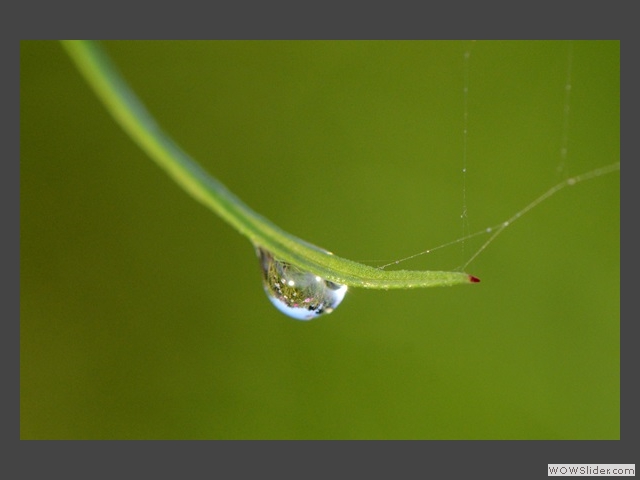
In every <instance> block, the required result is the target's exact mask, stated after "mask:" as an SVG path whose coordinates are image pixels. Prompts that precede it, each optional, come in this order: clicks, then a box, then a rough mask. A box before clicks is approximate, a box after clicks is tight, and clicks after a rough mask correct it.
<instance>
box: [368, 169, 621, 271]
mask: <svg viewBox="0 0 640 480" xmlns="http://www.w3.org/2000/svg"><path fill="white" fill-rule="evenodd" d="M618 170H620V162H616V163H612V164H610V165H607V166H604V167H600V168H596V169H594V170H591V171H589V172H586V173H583V174H580V175H576V176H575V177H571V178H567V179H565V180H563V181H562V182H560V183H558V184H557V185H555V186H554V187H551V188H550V189H549V190H547V191H546V192H544V193H543V194H542V195H540V196H539V197H538V198H536V199H535V200H534V201H533V202H531V203H529V204H528V205H527V206H526V207H524V208H523V209H521V210H519V211H518V212H517V213H515V214H514V215H513V216H511V217H510V218H509V219H507V220H505V221H504V222H501V223H499V224H497V225H494V226H492V227H487V228H485V229H484V230H480V231H477V232H475V233H472V234H470V235H465V236H464V237H461V238H458V239H457V240H453V241H451V242H448V243H444V244H442V245H439V246H437V247H434V248H430V249H428V250H424V251H422V252H418V253H415V254H413V255H410V256H408V257H404V258H401V259H399V260H395V261H393V262H391V263H387V264H385V265H381V266H379V267H377V268H379V269H381V270H382V269H384V268H386V267H389V266H391V265H398V264H400V263H402V262H406V261H407V260H411V259H413V258H416V257H420V256H422V255H425V254H428V253H431V252H434V251H436V250H439V249H441V248H445V247H449V246H451V245H455V244H457V243H461V242H464V241H466V240H469V239H471V238H474V237H478V236H480V235H488V234H490V233H492V235H491V236H490V237H489V239H488V240H487V241H486V242H485V243H484V244H483V245H482V246H481V247H480V248H479V249H478V250H477V251H476V252H475V253H474V254H473V255H472V256H471V257H470V258H469V259H468V260H467V261H466V263H464V265H462V267H460V268H461V269H462V270H464V269H466V267H468V266H469V264H471V262H473V261H474V260H475V259H476V258H477V257H478V256H479V255H480V254H481V253H482V252H483V251H484V250H485V249H486V248H487V247H488V246H489V245H490V244H491V243H492V242H493V241H494V240H495V239H496V237H498V235H500V234H501V233H502V232H503V231H504V230H505V229H506V228H507V227H509V226H511V225H512V224H513V223H514V222H515V221H516V220H518V219H519V218H521V217H522V216H524V215H525V214H526V213H528V212H529V211H531V210H532V209H534V208H535V207H537V206H538V205H540V204H541V203H542V202H544V201H545V200H548V199H549V198H550V197H552V196H553V195H555V194H556V193H558V192H559V191H561V190H563V189H565V188H566V187H571V186H573V185H576V184H577V183H581V182H585V181H587V180H592V179H594V178H597V177H601V176H603V175H607V174H609V173H613V172H615V171H618Z"/></svg>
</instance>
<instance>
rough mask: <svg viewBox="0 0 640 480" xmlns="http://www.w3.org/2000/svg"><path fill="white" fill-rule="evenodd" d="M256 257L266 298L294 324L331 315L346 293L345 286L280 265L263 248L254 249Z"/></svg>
mask: <svg viewBox="0 0 640 480" xmlns="http://www.w3.org/2000/svg"><path fill="white" fill-rule="evenodd" d="M256 253H257V254H258V258H259V259H260V267H261V269H262V284H263V286H264V291H265V293H266V294H267V297H268V298H269V300H270V301H271V303H273V305H275V307H276V308H277V309H278V310H280V311H281V312H282V313H284V314H285V315H288V316H290V317H293V318H295V319H296V320H313V319H314V318H317V317H319V316H320V315H323V314H325V313H331V312H333V310H334V309H335V308H336V307H337V306H338V305H340V302H342V299H343V298H344V296H345V294H346V293H347V286H346V285H339V284H337V283H333V282H330V281H329V280H325V279H324V278H321V277H318V276H317V275H315V274H313V273H310V272H305V271H304V270H301V269H300V268H298V267H296V266H295V265H291V264H290V263H287V262H281V261H279V260H277V259H275V258H274V257H273V255H271V253H270V252H268V251H267V250H265V249H263V248H260V247H256Z"/></svg>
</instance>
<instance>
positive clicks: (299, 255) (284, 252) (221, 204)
mask: <svg viewBox="0 0 640 480" xmlns="http://www.w3.org/2000/svg"><path fill="white" fill-rule="evenodd" d="M62 45H63V47H64V48H65V50H66V51H67V53H68V54H69V56H70V57H71V59H72V60H73V61H74V63H75V65H76V66H77V68H78V70H79V71H80V72H81V73H82V75H83V76H84V78H85V80H86V81H87V83H88V84H89V85H90V86H91V88H92V89H93V90H94V92H95V93H96V95H97V96H98V98H99V99H100V100H101V101H102V103H103V104H104V106H105V107H106V108H107V110H108V111H109V112H110V113H111V115H112V116H113V117H114V119H115V120H116V122H118V123H119V124H120V126H121V127H122V128H123V129H124V131H125V132H126V133H127V134H128V135H129V136H130V137H131V138H132V139H133V140H134V141H135V142H136V143H137V144H138V145H139V146H140V148H142V150H144V151H145V152H146V153H147V154H148V155H149V157H150V158H151V159H152V160H154V161H155V162H156V163H157V164H158V166H160V167H161V168H162V169H164V170H165V171H166V173H167V174H168V175H169V176H170V177H171V178H173V180H175V182H176V183H177V184H178V185H179V186H180V187H182V189H183V190H184V191H185V192H187V193H188V194H190V195H191V196H192V197H193V198H195V199H196V200H197V201H199V202H200V203H202V204H204V205H205V206H206V207H208V208H210V209H211V210H212V211H213V212H215V213H216V214H218V215H219V216H220V217H221V218H222V219H224V220H225V221H226V222H228V223H229V224H230V225H232V226H233V227H234V228H235V229H236V230H237V231H238V232H240V233H241V234H242V235H244V236H246V237H247V238H248V239H249V240H250V241H251V242H252V243H253V244H254V245H256V246H260V247H262V248H265V249H267V250H268V251H270V252H271V253H272V254H273V256H274V257H275V258H277V259H279V260H281V261H284V262H288V263H292V264H294V265H296V266H297V267H299V268H301V269H303V270H307V271H309V272H311V273H313V274H315V275H318V276H320V277H322V278H325V279H327V280H330V281H332V282H335V283H339V284H342V285H348V286H352V287H364V288H379V289H390V288H418V287H438V286H451V285H459V284H468V283H474V282H477V281H478V279H477V278H475V277H473V276H470V275H468V274H466V273H462V272H440V271H413V270H395V271H386V270H381V269H378V268H374V267H370V266H368V265H363V264H361V263H357V262H354V261H352V260H348V259H345V258H340V257H338V256H335V255H333V254H331V253H329V252H326V251H324V250H322V249H320V248H318V247H315V246H313V245H311V244H309V243H308V242H305V241H304V240H301V239H299V238H296V237H295V236H293V235H291V234H289V233H287V232H285V231H284V230H282V229H281V228H279V227H278V226H276V225H275V224H273V223H272V222H271V221H269V220H268V219H266V218H265V217H263V216H261V215H259V214H258V213H256V212H254V211H253V210H252V209H251V208H249V207H248V206H247V205H246V204H245V203H244V202H242V201H241V200H240V199H239V198H238V197H237V196H235V195H234V194H233V193H232V192H231V191H230V190H229V189H227V188H226V187H225V186H224V185H223V184H222V183H220V182H219V181H218V180H216V179H215V178H213V177H212V176H211V175H209V174H208V173H207V172H205V171H204V170H203V169H202V167H200V165H198V163H197V162H196V161H194V160H193V159H192V158H191V157H190V156H189V155H188V154H187V153H185V152H184V151H183V150H182V149H181V148H180V147H179V146H178V145H176V144H175V143H174V142H173V141H172V140H171V138H170V137H169V136H168V135H167V134H165V133H164V132H163V131H162V129H161V128H160V126H159V125H158V124H157V123H156V121H155V120H154V119H153V117H152V116H151V114H150V113H149V112H148V111H147V110H146V108H145V107H144V105H143V104H142V103H141V102H140V100H138V98H137V97H136V95H135V93H134V92H133V91H132V90H131V88H129V86H128V85H127V83H126V82H125V80H124V79H123V78H122V77H121V76H120V74H119V73H118V71H117V69H116V68H115V66H114V65H113V64H112V62H111V60H110V59H109V57H108V56H107V54H106V53H105V52H104V50H103V49H102V47H101V46H100V44H99V43H97V42H95V41H89V40H63V41H62Z"/></svg>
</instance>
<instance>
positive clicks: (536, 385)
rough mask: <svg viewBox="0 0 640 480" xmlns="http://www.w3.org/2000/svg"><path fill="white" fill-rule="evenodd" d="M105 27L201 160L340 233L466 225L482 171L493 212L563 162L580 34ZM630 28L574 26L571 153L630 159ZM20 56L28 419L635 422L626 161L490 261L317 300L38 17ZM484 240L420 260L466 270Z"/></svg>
mask: <svg viewBox="0 0 640 480" xmlns="http://www.w3.org/2000/svg"><path fill="white" fill-rule="evenodd" d="M104 46H105V48H106V49H107V51H108V52H109V54H110V55H111V57H112V58H113V60H114V62H115V63H116V64H117V65H118V67H119V68H120V70H121V72H122V74H123V75H124V77H125V78H126V79H127V80H128V81H129V82H130V84H131V86H132V87H133V88H134V90H135V91H136V92H137V93H138V95H139V96H140V97H141V99H142V100H143V102H144V103H145V104H146V105H147V107H148V108H149V110H150V111H151V112H152V114H153V115H154V116H155V117H156V118H157V120H158V122H159V123H160V125H162V126H163V128H164V129H165V130H166V131H167V132H168V133H169V134H170V135H171V136H172V137H173V138H174V139H175V140H176V141H177V143H178V144H179V145H181V146H182V147H183V148H184V149H185V150H186V151H187V152H189V153H190V154H191V155H192V156H193V157H194V158H196V159H197V160H198V161H199V162H200V163H201V164H202V165H203V166H204V167H205V168H206V169H207V170H208V171H209V172H211V173H212V174H213V175H215V176H216V177H217V178H219V179H220V180H221V181H222V182H223V183H225V184H226V185H227V186H228V187H229V188H230V189H231V190H232V191H234V192H235V193H236V194H238V195H239V196H240V197H241V198H242V199H243V200H244V201H245V202H246V203H248V204H249V205H250V206H252V207H253V208H255V209H256V210H257V211H258V212H260V213H262V214H263V215H265V216H266V217H268V218H270V219H271V220H272V221H274V222H275V223H276V224H278V225H279V226H281V227H283V228H284V229H286V230H288V231H289V232H291V233H293V234H294V235H297V236H299V237H301V238H303V239H305V240H307V241H310V242H312V243H314V244H317V245H320V246H322V247H324V248H326V249H328V250H331V251H333V252H335V253H336V254H338V255H340V256H343V257H346V258H350V259H353V260H358V261H363V262H365V263H369V264H373V265H379V264H381V263H387V262H389V261H393V260H395V259H398V258H401V257H404V256H407V255H411V254H413V253H416V252H419V251H422V250H425V249H427V248H432V247H436V246H438V245H441V244H443V243H446V242H449V241H451V240H455V239H456V238H458V237H460V236H461V233H462V230H463V225H462V222H461V218H460V215H461V212H462V208H463V207H462V206H463V200H462V199H463V180H464V182H465V183H466V205H467V210H468V221H469V228H470V230H471V231H476V230H480V229H483V228H485V227H488V226H491V225H495V224H497V223H499V222H501V221H504V220H506V219H507V218H509V217H510V216H511V215H513V214H514V213H516V212H517V211H518V210H519V209H521V208H523V207H525V206H526V205H527V204H528V203H529V202H531V201H532V200H533V199H535V198H536V197H537V196H538V195H540V194H542V193H543V192H544V191H545V190H547V189H548V188H549V187H551V186H553V185H554V184H556V183H557V182H558V181H560V180H562V179H563V178H564V177H563V174H561V173H558V171H557V167H558V166H559V164H560V161H561V160H560V153H559V152H560V146H561V141H562V135H563V132H564V131H565V130H564V129H563V120H564V116H563V109H564V107H565V91H564V87H565V83H566V78H567V73H566V72H567V67H568V54H567V52H568V44H567V43H566V42H547V41H545V42H542V41H495V42H494V41H491V42H474V43H473V46H471V43H470V42H452V41H425V42H417V41H415V42H395V41H394V42H390V41H375V42H369V41H357V42H338V41H322V42H317V41H304V42H297V41H296V42H293V41H292V42H289V41H265V42H248V41H247V42H245V41H202V42H200V41H199V42H195V41H185V42H177V41H144V42H142V41H132V42H130V41H126V42H125V41H115V42H105V43H104ZM469 48H471V57H470V59H469V68H468V75H469V82H468V85H469V96H468V114H469V120H468V127H469V135H468V142H467V175H466V179H464V178H463V175H462V173H461V172H462V166H463V163H462V158H463V145H464V142H463V136H462V129H463V113H464V103H463V79H464V68H463V65H464V62H463V54H464V52H465V51H466V50H467V49H469ZM619 53H620V45H619V42H617V41H580V42H574V43H573V56H572V65H573V66H572V90H571V102H570V116H569V128H568V130H567V133H568V147H569V155H568V160H567V171H568V173H569V174H578V173H582V172H584V171H588V170H591V169H593V168H597V167H600V166H603V165H607V164H610V163H613V162H616V161H618V159H619V143H620V137H619V128H620V122H619V114H620V105H619V103H620V76H619V73H620V55H619ZM20 78H21V82H20V130H21V133H20V148H21V153H20V155H21V159H20V212H21V213H20V217H21V218H20V238H21V244H20V249H21V250H20V265H21V272H20V307H21V319H20V383H21V392H20V418H21V438H23V439H142V438H151V439H244V438H257V439H280V438H287V439H354V438H367V439H382V438H391V439H413V438H416V439H618V438H619V437H620V376H619V375H620V361H619V360H620V342H619V340H620V338H619V337H620V312H619V287H620V279H619V270H620V248H619V230H620V228H619V227H620V224H619V219H620V217H619V213H620V204H619V194H620V189H619V174H618V173H614V174H611V175H607V176H604V177H600V178H598V179H596V180H593V181H590V182H587V183H583V184H580V185H577V186H575V187H572V188H568V189H565V190H563V191H562V192H560V193H559V194H557V195H556V196H554V197H553V198H552V199H550V200H549V201H547V202H545V203H543V204H541V205H540V206H539V207H537V208H536V209H534V210H533V211H532V212H531V213H529V214H527V215H526V216H525V217H523V218H522V220H520V221H518V222H516V223H515V224H514V225H513V226H512V227H511V228H509V229H507V230H506V231H505V232H504V233H503V234H502V235H501V236H500V237H498V239H497V240H496V241H495V242H493V243H492V244H491V245H490V246H489V247H488V248H487V250H485V251H484V252H483V253H482V254H481V255H480V256H479V257H478V258H477V259H476V260H475V261H474V262H473V263H472V264H471V265H470V266H469V267H467V269H466V271H468V272H469V273H472V274H474V275H477V276H478V277H480V278H481V279H482V283H480V284H477V285H470V286H464V287H452V288H434V289H423V290H407V291H390V292H386V291H375V290H361V289H351V290H350V291H349V293H348V294H347V297H346V298H345V300H344V302H343V303H342V305H341V306H340V308H338V309H337V310H336V311H335V312H334V313H333V314H331V315H327V316H324V317H320V318H319V319H317V320H315V321H312V322H299V321H295V320H292V319H290V318H288V317H286V316H284V315H282V314H281V313H279V312H278V311H277V310H276V309H275V308H273V306H272V305H271V304H270V303H269V302H268V301H267V299H266V297H265V294H264V292H263V290H262V286H261V283H260V273H259V270H258V262H257V259H256V257H255V254H254V252H253V248H252V246H251V245H250V243H249V242H248V241H247V240H246V239H245V238H244V237H241V236H240V235H239V234H237V233H236V232H235V231H234V230H233V229H232V228H231V227H229V226H228V225H227V224H225V223H224V222H222V221H221V220H220V219H219V218H218V217H216V216H215V215H214V214H212V213H211V212H210V211H208V210H206V209H205V208H204V207H202V206H201V205H200V204H198V203H196V202H195V201H194V200H192V199H191V198H190V197H188V196H187V195H186V194H185V193H184V192H183V191H181V190H180V189H179V188H178V187H177V186H176V185H175V184H174V183H173V182H172V181H171V180H170V179H169V178H168V177H167V176H166V175H165V174H164V173H163V172H162V171H161V170H160V169H159V168H158V167H157V166H156V165H155V164H154V163H152V161H151V160H150V159H149V158H147V157H146V156H145V155H144V154H143V153H142V152H141V151H140V150H139V149H138V147H137V146H136V145H135V144H133V142H132V141H131V140H130V139H129V138H128V137H127V136H126V135H125V134H124V133H123V132H122V130H121V129H120V128H119V127H118V126H117V125H116V124H115V123H114V121H113V120H112V119H111V118H110V117H109V115H108V114H107V112H106V111H105V109H104V108H103V107H102V105H101V104H100V103H99V102H98V100H97V98H96V97H95V96H94V94H93V93H92V92H91V91H90V90H89V88H88V86H87V85H86V84H85V83H84V81H83V79H82V78H81V77H80V75H79V73H78V72H77V71H76V70H75V68H74V66H73V65H72V63H71V61H70V59H69V58H68V57H67V56H66V54H65V53H64V51H63V50H62V48H61V46H60V45H59V44H58V43H57V42H54V41H23V42H21V65H20ZM482 240H484V239H482ZM482 240H480V241H473V242H471V241H470V242H466V243H465V244H464V248H461V246H460V245H456V246H453V247H449V248H446V249H443V250H440V251H438V253H437V254H432V255H425V256H422V257H419V258H416V259H414V260H411V261H409V262H407V263H405V264H403V265H402V267H403V268H410V269H421V270H424V269H455V268H457V267H458V266H460V265H461V264H463V263H464V261H465V260H466V259H468V258H469V257H470V256H471V254H472V253H473V252H474V251H475V250H476V249H477V248H478V247H479V246H480V245H481V243H482Z"/></svg>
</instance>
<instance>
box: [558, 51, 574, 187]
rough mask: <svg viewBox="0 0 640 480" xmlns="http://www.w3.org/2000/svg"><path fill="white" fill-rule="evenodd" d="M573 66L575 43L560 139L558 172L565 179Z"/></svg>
mask: <svg viewBox="0 0 640 480" xmlns="http://www.w3.org/2000/svg"><path fill="white" fill-rule="evenodd" d="M572 66H573V42H572V41H571V40H569V46H568V48H567V77H566V80H565V83H564V105H563V107H562V134H561V137H560V163H559V164H558V167H557V171H558V173H559V174H561V175H564V176H565V177H566V176H568V175H569V170H568V168H567V155H568V153H569V114H570V113H571V88H572V86H571V69H572Z"/></svg>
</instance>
